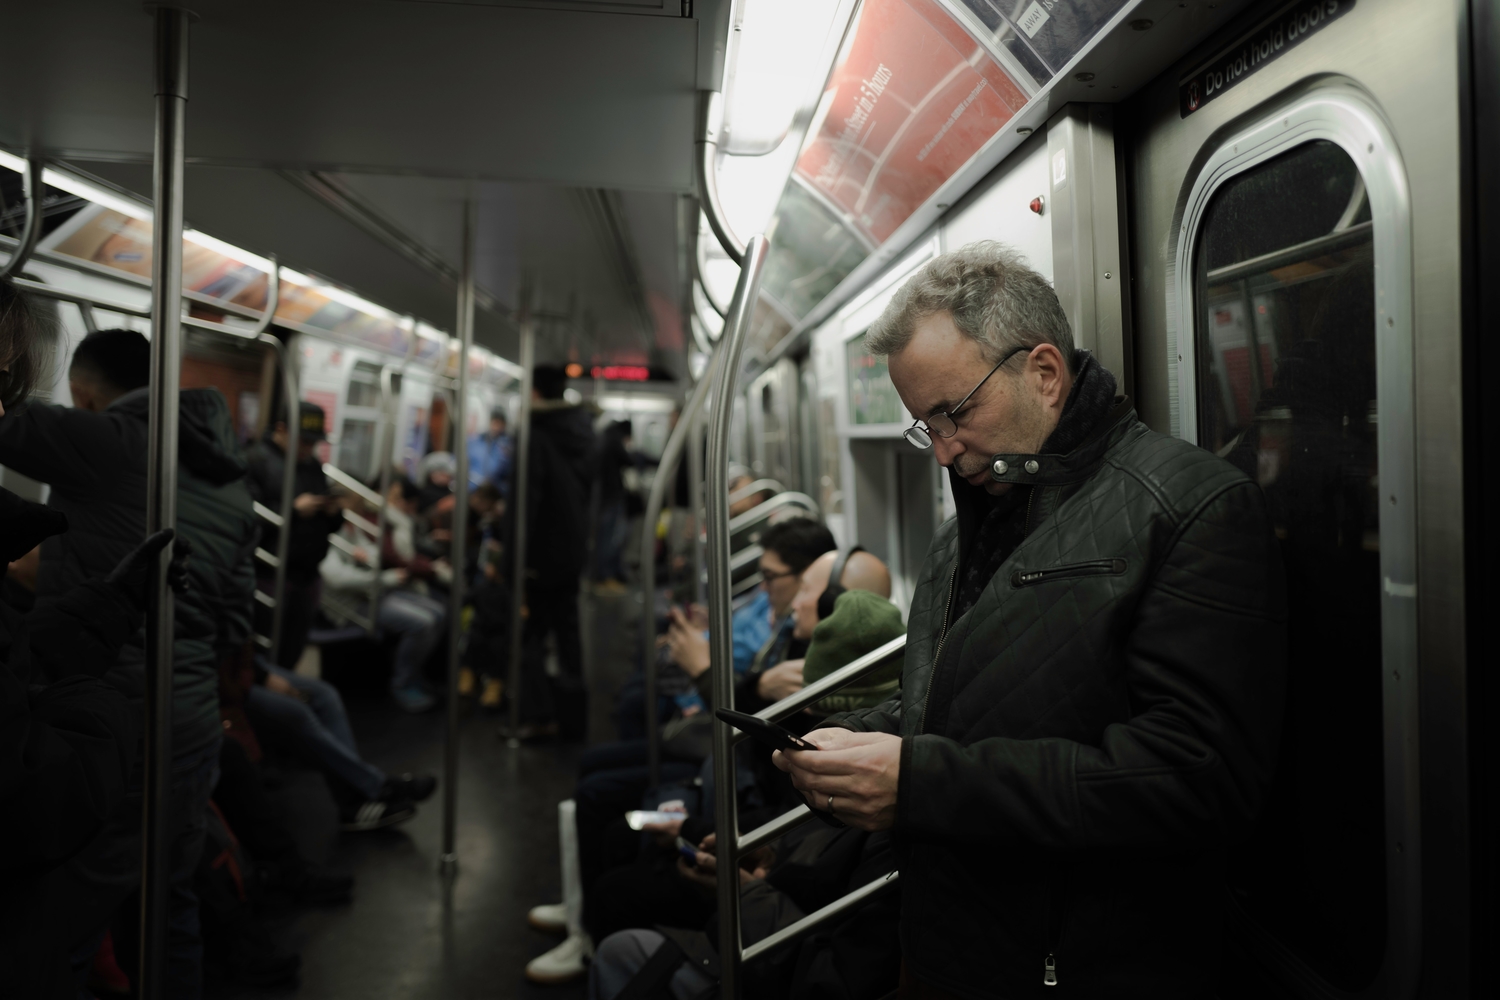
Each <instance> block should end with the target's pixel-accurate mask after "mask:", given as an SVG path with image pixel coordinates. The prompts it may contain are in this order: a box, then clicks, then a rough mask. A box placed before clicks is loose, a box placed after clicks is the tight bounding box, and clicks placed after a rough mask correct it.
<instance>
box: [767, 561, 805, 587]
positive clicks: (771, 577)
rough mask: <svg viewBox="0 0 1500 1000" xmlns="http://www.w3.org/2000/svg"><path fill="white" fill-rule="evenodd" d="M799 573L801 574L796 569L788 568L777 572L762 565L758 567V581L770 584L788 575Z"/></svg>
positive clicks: (799, 574) (798, 574)
mask: <svg viewBox="0 0 1500 1000" xmlns="http://www.w3.org/2000/svg"><path fill="white" fill-rule="evenodd" d="M801 575H802V574H801V573H798V572H797V571H796V570H790V569H789V570H787V571H786V572H784V573H777V572H776V571H775V570H769V569H766V568H765V567H764V566H761V567H760V582H761V583H764V584H766V585H768V586H769V585H770V584H773V583H775V582H776V581H777V580H784V579H786V578H787V577H789V576H801Z"/></svg>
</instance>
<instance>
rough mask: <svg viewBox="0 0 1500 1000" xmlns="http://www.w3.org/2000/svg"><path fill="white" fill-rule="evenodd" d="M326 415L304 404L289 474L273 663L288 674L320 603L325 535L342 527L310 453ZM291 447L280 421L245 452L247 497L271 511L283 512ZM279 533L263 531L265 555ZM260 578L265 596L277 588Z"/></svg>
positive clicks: (266, 617)
mask: <svg viewBox="0 0 1500 1000" xmlns="http://www.w3.org/2000/svg"><path fill="white" fill-rule="evenodd" d="M325 424H326V416H325V415H324V413H323V408H322V407H321V406H319V405H317V404H316V403H308V402H303V403H302V404H301V405H300V407H299V408H298V414H297V468H296V471H295V472H294V473H293V478H294V481H295V485H294V487H293V489H292V497H293V500H292V537H291V538H290V539H289V540H288V542H287V552H286V591H285V593H284V594H283V595H282V600H283V601H285V602H286V611H285V612H284V613H283V615H282V619H281V641H280V642H279V643H278V644H277V649H276V662H277V663H278V664H279V665H281V666H283V667H285V668H286V669H288V670H292V669H294V668H295V667H296V666H297V661H298V660H299V659H301V657H302V650H303V649H305V648H306V647H307V636H308V633H309V632H311V631H312V624H313V614H314V612H316V611H317V609H318V603H319V601H320V600H321V599H322V594H323V584H322V578H321V577H320V576H319V575H318V564H319V563H321V562H322V561H323V557H324V556H326V555H327V554H328V546H329V541H328V536H329V535H331V534H332V533H333V532H335V531H338V530H339V528H340V527H342V526H343V523H344V514H343V511H342V510H341V509H340V508H339V505H338V501H337V500H336V499H335V498H334V497H333V495H332V491H331V490H330V489H329V486H328V477H327V476H325V475H324V474H323V463H322V462H321V461H319V460H318V457H317V455H316V454H314V451H315V449H316V448H317V446H318V443H319V442H321V441H323V440H325V439H326V438H327V436H328V434H327V431H326V429H325ZM289 443H290V437H289V435H288V434H287V427H286V421H285V420H278V421H276V423H275V424H274V425H273V426H272V427H271V429H270V430H269V431H267V432H266V436H265V437H264V438H263V439H262V440H260V441H258V442H256V443H255V444H253V445H251V446H250V448H249V449H248V450H247V452H246V454H245V462H246V469H247V478H246V480H245V482H246V485H247V486H248V487H249V488H250V496H251V497H252V498H253V499H254V500H255V501H256V502H257V503H259V504H262V505H264V506H266V507H269V508H270V509H271V510H275V511H279V510H280V509H281V477H282V474H283V470H284V469H285V468H286V450H287V445H288V444H289ZM280 535H281V529H280V528H278V527H277V526H276V525H274V524H266V525H263V526H262V528H261V545H262V546H263V547H264V548H265V550H266V551H267V552H275V551H276V542H277V539H278V538H279V537H280ZM262 570H263V572H264V573H265V575H264V576H262V577H261V579H260V580H259V581H258V586H259V587H260V589H261V590H263V591H265V592H266V593H271V592H272V591H274V590H275V588H276V577H275V573H273V572H271V571H270V570H269V568H268V567H262ZM256 614H257V615H259V616H260V618H261V622H260V628H261V632H262V634H264V635H270V634H271V628H270V621H271V615H270V612H269V610H267V611H261V610H260V609H259V608H257V610H256Z"/></svg>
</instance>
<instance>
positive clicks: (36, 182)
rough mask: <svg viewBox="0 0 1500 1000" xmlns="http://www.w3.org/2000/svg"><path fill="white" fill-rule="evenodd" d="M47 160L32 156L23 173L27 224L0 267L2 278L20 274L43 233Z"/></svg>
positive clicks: (22, 185)
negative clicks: (43, 186)
mask: <svg viewBox="0 0 1500 1000" xmlns="http://www.w3.org/2000/svg"><path fill="white" fill-rule="evenodd" d="M44 167H45V161H43V159H42V158H41V157H40V156H32V157H31V158H30V159H28V160H27V161H26V172H25V173H24V174H22V175H21V191H22V196H23V197H24V198H25V199H26V225H25V228H23V229H22V230H21V238H20V239H19V240H17V241H16V248H15V249H14V250H12V251H11V254H10V260H8V261H6V262H5V265H4V266H3V267H0V280H4V279H6V278H9V277H10V276H11V275H13V274H20V273H21V268H23V267H25V266H26V262H27V261H28V260H30V259H31V252H32V251H33V250H35V249H36V241H37V238H38V237H40V236H41V235H42V170H43V169H44Z"/></svg>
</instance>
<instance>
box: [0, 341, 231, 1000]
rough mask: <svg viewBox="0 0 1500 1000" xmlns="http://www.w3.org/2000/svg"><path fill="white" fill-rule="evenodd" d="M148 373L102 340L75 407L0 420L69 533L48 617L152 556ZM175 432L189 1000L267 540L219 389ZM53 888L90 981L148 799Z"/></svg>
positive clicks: (171, 967) (88, 348)
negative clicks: (185, 562) (227, 749)
mask: <svg viewBox="0 0 1500 1000" xmlns="http://www.w3.org/2000/svg"><path fill="white" fill-rule="evenodd" d="M149 361H150V348H149V345H148V343H147V341H146V339H145V338H144V337H143V336H141V335H140V334H139V333H137V332H135V331H132V330H101V331H97V332H95V333H91V334H89V335H88V336H87V337H85V338H84V339H83V341H82V342H81V343H79V345H78V347H77V348H76V349H75V351H74V354H73V358H72V361H71V365H70V367H69V370H68V382H69V389H70V390H71V393H72V396H73V401H74V404H75V405H74V406H72V407H67V406H59V405H56V404H51V403H38V402H32V403H29V404H26V405H25V406H22V407H19V408H18V409H17V410H16V412H14V413H12V414H9V415H7V416H6V417H5V419H3V420H0V464H4V465H5V466H6V467H8V468H11V469H14V470H16V471H17V472H20V473H21V474H23V475H26V476H30V477H31V478H33V479H36V480H38V481H40V482H44V483H49V484H50V485H51V487H52V491H51V494H50V496H49V499H48V502H47V505H48V507H49V508H51V509H53V510H55V511H58V512H60V513H63V514H65V515H66V516H67V518H68V523H69V526H70V530H69V531H68V532H67V533H66V534H64V535H61V536H54V537H51V538H48V539H47V540H46V541H45V542H43V544H42V556H41V567H40V570H39V573H38V583H37V607H38V609H42V608H45V607H47V606H49V605H50V604H52V603H53V602H56V601H58V600H60V599H61V597H62V596H63V595H64V594H66V593H67V592H68V591H69V590H71V589H72V588H73V587H75V586H77V585H79V584H81V583H84V582H85V581H87V580H90V579H94V578H98V577H101V576H106V575H107V574H108V573H109V572H110V571H111V570H112V569H113V568H114V567H115V566H116V565H117V564H118V563H119V562H120V560H121V559H122V558H123V557H124V556H125V555H126V554H127V553H129V552H130V551H131V550H132V549H133V548H134V547H135V546H137V545H138V544H139V543H140V542H141V540H142V536H143V534H144V525H145V523H146V452H147V446H148V441H149V427H148V422H147V404H148V398H147V390H146V383H147V381H148V379H149V371H150V364H149ZM178 419H179V431H178V434H179V441H178V456H179V462H180V464H179V467H178V493H177V532H178V535H179V537H180V538H181V539H182V540H183V541H185V542H187V543H188V545H190V546H191V548H192V550H193V553H194V556H193V560H192V562H191V564H190V568H189V571H188V572H189V577H190V580H191V587H190V589H189V590H188V591H187V593H185V594H184V595H183V596H182V597H180V598H179V599H178V600H177V602H176V634H175V639H174V644H173V697H172V733H171V747H172V779H171V784H170V786H169V788H168V800H169V802H170V810H171V826H170V828H169V831H168V840H169V848H168V855H169V864H170V880H171V886H172V889H171V898H170V902H169V912H168V940H167V962H168V970H167V978H168V984H169V986H168V993H169V995H172V996H193V995H196V993H197V990H198V988H199V981H200V978H201V942H200V937H199V928H198V914H197V899H196V897H195V896H194V895H193V891H192V882H193V873H194V869H195V867H196V865H197V860H198V855H199V853H200V852H201V850H202V845H203V836H204V830H205V815H206V811H207V808H208V799H209V796H210V794H211V792H212V791H213V787H214V783H215V781H216V780H217V775H218V760H219V742H220V738H221V733H222V727H221V725H220V720H219V688H218V664H219V661H220V659H221V658H222V657H223V656H224V655H227V653H228V652H229V651H231V650H233V649H236V648H238V647H240V646H241V645H242V644H243V643H244V641H245V640H246V639H247V638H248V637H249V636H250V632H251V607H252V604H253V589H254V571H253V568H252V561H251V560H252V553H253V551H254V548H255V544H256V539H257V536H258V531H257V527H256V524H255V514H254V511H253V508H252V504H251V501H250V496H249V493H248V492H247V490H246V488H245V483H244V475H245V464H244V460H243V458H241V457H240V454H239V451H238V447H237V445H236V443H235V439H234V430H233V424H232V421H231V420H230V416H229V408H228V404H227V403H226V402H225V401H224V397H223V396H222V395H221V394H220V393H219V391H218V390H217V389H186V390H183V392H182V393H181V395H180V397H179V403H178ZM144 661H145V649H144V638H143V635H141V634H136V635H135V636H133V637H132V638H131V639H130V640H129V641H127V642H126V644H125V646H124V647H123V649H122V651H121V654H120V657H119V660H118V662H117V663H116V664H115V666H114V667H113V668H112V669H111V670H110V671H109V672H108V673H106V674H105V675H104V679H105V681H106V682H108V683H110V684H111V685H113V686H114V687H115V689H116V690H118V691H119V692H121V693H122V694H124V695H125V696H126V698H127V699H129V700H130V701H132V702H135V703H137V704H138V703H139V702H140V700H141V698H142V696H143V688H144V677H145V671H144ZM50 878H51V884H50V886H49V890H48V891H49V898H51V899H55V900H57V901H58V902H59V905H61V906H63V907H64V908H65V911H66V916H67V918H68V919H69V920H70V921H71V925H70V933H71V935H72V938H71V939H72V940H73V941H74V942H75V947H76V950H75V952H74V956H73V957H74V960H75V963H77V964H78V965H79V966H80V967H81V966H82V965H84V964H85V963H86V962H87V961H88V958H89V957H90V956H91V955H92V953H93V948H92V947H91V945H97V942H98V940H99V938H100V937H101V936H102V934H103V932H104V928H105V925H106V924H107V922H108V920H109V919H110V916H111V914H112V913H113V912H114V910H115V909H116V908H117V907H118V906H119V904H120V903H121V901H123V900H124V899H125V898H126V897H127V896H128V895H129V894H130V893H131V892H132V891H134V890H135V888H136V885H137V884H138V882H139V879H140V795H139V789H138V788H133V789H132V791H131V792H130V793H129V794H128V795H127V796H126V798H125V800H124V802H123V803H122V804H121V806H120V807H119V808H117V809H116V810H115V811H114V813H113V814H112V815H111V817H110V819H109V822H108V823H107V824H106V826H105V829H104V830H103V831H102V832H101V833H100V834H99V836H98V837H96V838H95V839H94V842H93V843H91V844H90V845H89V847H88V848H87V849H86V850H85V851H84V852H83V853H82V854H81V855H80V856H79V857H78V858H75V859H74V860H73V861H71V862H69V863H68V864H67V865H65V866H63V867H62V868H60V869H59V870H57V871H56V872H54V873H53V874H52V876H51V877H50Z"/></svg>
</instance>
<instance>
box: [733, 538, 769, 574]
mask: <svg viewBox="0 0 1500 1000" xmlns="http://www.w3.org/2000/svg"><path fill="white" fill-rule="evenodd" d="M765 554H766V550H765V549H763V548H761V547H760V546H759V545H747V546H745V547H744V548H743V549H740V550H739V551H738V552H736V553H734V554H733V555H731V556H730V557H729V573H730V575H731V576H733V575H734V571H735V570H738V569H744V568H745V567H746V566H748V565H750V564H751V563H753V562H758V561H759V560H760V557H761V556H763V555H765Z"/></svg>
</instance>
